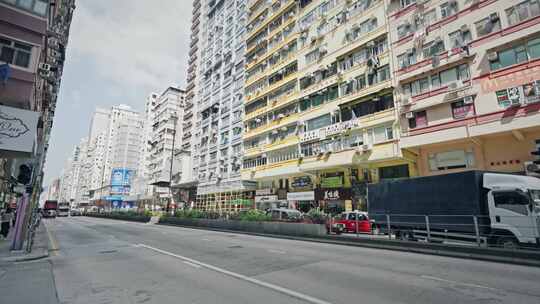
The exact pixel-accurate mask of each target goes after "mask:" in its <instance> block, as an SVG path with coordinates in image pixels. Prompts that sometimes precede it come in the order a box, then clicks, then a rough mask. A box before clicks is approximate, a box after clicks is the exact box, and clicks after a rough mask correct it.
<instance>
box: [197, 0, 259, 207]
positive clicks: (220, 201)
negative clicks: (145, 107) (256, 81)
mask: <svg viewBox="0 0 540 304" xmlns="http://www.w3.org/2000/svg"><path fill="white" fill-rule="evenodd" d="M247 2H248V1H247V0H217V1H216V0H201V1H200V3H201V8H200V9H201V12H202V13H201V15H200V16H199V17H198V18H200V19H199V20H198V21H197V20H196V21H195V23H194V25H195V24H197V25H196V26H195V27H193V31H192V33H196V32H197V33H200V34H199V40H198V42H197V44H198V48H199V49H200V53H198V54H200V58H198V59H196V60H195V62H197V63H198V64H199V66H196V67H195V68H194V70H195V79H194V81H195V88H196V91H195V98H194V100H195V103H196V111H197V113H196V118H195V128H194V132H193V134H194V137H193V141H192V147H191V155H192V159H193V168H194V169H193V170H194V176H197V180H198V185H197V202H196V205H197V207H198V208H201V209H212V210H225V209H230V208H239V207H242V206H243V204H245V202H248V201H249V200H252V199H253V195H252V193H253V191H251V190H252V189H254V187H253V183H252V182H249V181H245V180H242V177H241V174H240V169H241V159H242V152H243V148H242V132H243V123H242V116H243V102H244V91H243V88H244V52H245V43H244V35H245V24H246V19H247V18H248V17H247ZM194 12H195V13H194V15H195V16H197V14H198V12H197V10H194ZM198 22H200V23H198ZM197 56H199V55H197Z"/></svg>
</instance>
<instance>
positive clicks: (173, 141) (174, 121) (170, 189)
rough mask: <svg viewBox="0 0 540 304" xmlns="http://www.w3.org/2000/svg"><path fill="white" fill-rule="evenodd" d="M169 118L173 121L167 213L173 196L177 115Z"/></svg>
mask: <svg viewBox="0 0 540 304" xmlns="http://www.w3.org/2000/svg"><path fill="white" fill-rule="evenodd" d="M170 119H171V120H172V122H173V138H172V149H171V162H170V168H169V200H168V201H167V208H166V211H167V213H169V211H170V208H171V202H172V198H173V193H172V176H173V173H172V169H173V161H174V144H175V139H176V121H177V120H178V117H177V116H176V114H172V115H171V118H170Z"/></svg>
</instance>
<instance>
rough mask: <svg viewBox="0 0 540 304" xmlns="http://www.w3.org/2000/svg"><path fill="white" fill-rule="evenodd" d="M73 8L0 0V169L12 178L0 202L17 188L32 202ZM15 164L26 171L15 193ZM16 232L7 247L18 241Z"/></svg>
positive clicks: (64, 2)
mask: <svg viewBox="0 0 540 304" xmlns="http://www.w3.org/2000/svg"><path fill="white" fill-rule="evenodd" d="M74 9H75V1H74V0H61V1H55V2H53V3H50V1H44V0H33V1H13V0H11V1H8V0H2V1H0V104H1V106H0V113H1V115H0V120H2V121H1V123H2V125H3V126H6V124H7V125H10V124H11V126H10V128H9V130H10V131H9V134H6V133H5V132H3V134H2V135H0V142H1V144H0V163H1V166H0V167H1V168H2V169H0V175H1V176H2V178H3V179H6V180H11V181H12V182H11V183H4V184H3V185H2V187H1V188H0V198H1V200H0V205H3V203H5V202H9V201H10V200H11V199H12V198H13V197H20V194H23V198H19V199H18V200H19V202H20V203H21V204H23V205H24V206H23V207H22V208H26V210H32V209H31V208H32V206H36V205H37V204H38V199H39V197H40V192H41V189H42V179H43V166H44V163H45V160H46V154H47V150H48V144H49V136H50V132H51V129H52V125H53V120H54V113H55V108H56V101H57V96H58V90H59V87H60V82H61V77H62V71H63V67H64V60H65V51H66V47H67V44H68V38H69V29H70V25H71V20H72V16H73V11H74ZM18 130H26V131H25V132H20V131H18ZM21 165H24V166H26V167H27V168H31V170H30V171H31V172H32V176H31V178H29V179H27V180H26V181H24V183H23V184H24V186H25V187H24V188H25V189H27V190H26V191H25V193H17V194H15V193H13V190H12V189H13V188H12V186H15V185H16V184H18V183H19V184H20V183H21V181H17V182H14V181H13V180H12V179H11V177H12V176H17V175H18V172H17V170H18V168H20V166H21ZM5 168H11V169H9V170H5ZM12 183H13V184H12ZM30 189H31V190H30ZM26 197H28V199H26ZM26 214H27V216H26V218H25V219H24V220H23V221H19V225H21V227H22V229H23V230H24V229H26V225H24V223H27V222H28V221H29V219H30V216H31V215H32V213H31V212H27V213H26ZM21 235H22V237H18V238H17V239H16V241H15V243H14V246H13V248H12V249H20V248H21V247H22V244H23V241H24V238H25V237H26V234H25V233H22V234H21Z"/></svg>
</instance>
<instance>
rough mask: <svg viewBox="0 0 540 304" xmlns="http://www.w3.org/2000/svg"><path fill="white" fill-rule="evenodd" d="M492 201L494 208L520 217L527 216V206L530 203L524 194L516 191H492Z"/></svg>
mask: <svg viewBox="0 0 540 304" xmlns="http://www.w3.org/2000/svg"><path fill="white" fill-rule="evenodd" d="M493 201H494V203H495V207H497V208H501V209H506V210H510V211H512V212H515V213H519V214H522V215H527V214H528V210H527V209H528V205H529V203H530V201H529V198H528V197H527V195H526V194H524V193H520V192H516V191H494V192H493Z"/></svg>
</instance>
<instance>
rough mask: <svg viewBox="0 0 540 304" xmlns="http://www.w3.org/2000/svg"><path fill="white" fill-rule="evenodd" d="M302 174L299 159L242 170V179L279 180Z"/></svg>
mask: <svg viewBox="0 0 540 304" xmlns="http://www.w3.org/2000/svg"><path fill="white" fill-rule="evenodd" d="M300 173H301V172H300V167H299V166H298V160H297V159H292V160H287V161H282V162H277V163H270V164H265V165H261V166H257V167H254V168H248V169H242V171H241V174H242V179H244V180H268V179H277V178H281V177H290V176H294V175H299V174H300Z"/></svg>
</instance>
